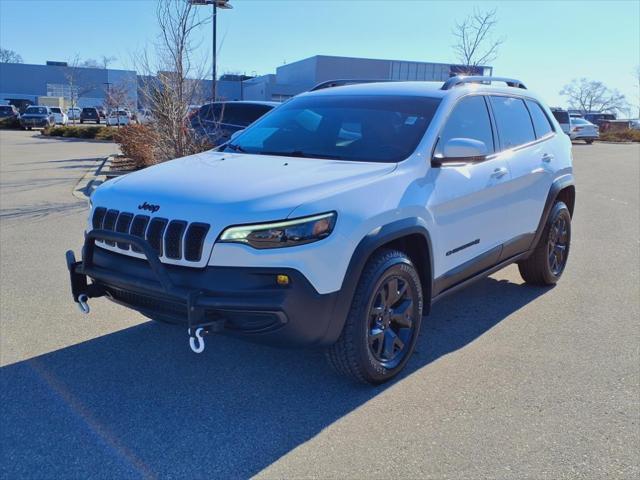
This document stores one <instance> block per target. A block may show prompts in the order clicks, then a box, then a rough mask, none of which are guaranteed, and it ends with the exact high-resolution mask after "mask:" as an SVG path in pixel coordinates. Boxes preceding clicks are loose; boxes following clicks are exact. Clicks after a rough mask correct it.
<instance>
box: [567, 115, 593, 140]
mask: <svg viewBox="0 0 640 480" xmlns="http://www.w3.org/2000/svg"><path fill="white" fill-rule="evenodd" d="M570 120H571V131H570V132H569V137H570V138H571V140H584V141H585V142H587V143H588V144H589V145H591V144H592V143H593V141H594V140H596V139H598V138H600V129H599V128H598V126H597V125H594V124H593V123H591V122H589V121H588V120H585V119H584V118H573V117H572V118H571V119H570Z"/></svg>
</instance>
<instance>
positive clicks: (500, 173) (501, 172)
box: [491, 167, 509, 178]
mask: <svg viewBox="0 0 640 480" xmlns="http://www.w3.org/2000/svg"><path fill="white" fill-rule="evenodd" d="M507 173H509V170H507V169H506V168H504V167H500V168H496V169H495V170H494V171H493V173H492V174H491V178H502V177H504V176H505V175H506V174H507Z"/></svg>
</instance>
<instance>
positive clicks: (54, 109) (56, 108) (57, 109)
mask: <svg viewBox="0 0 640 480" xmlns="http://www.w3.org/2000/svg"><path fill="white" fill-rule="evenodd" d="M51 111H52V112H53V113H62V110H60V109H59V108H58V107H53V108H52V109H51Z"/></svg>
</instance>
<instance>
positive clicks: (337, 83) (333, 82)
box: [309, 78, 392, 92]
mask: <svg viewBox="0 0 640 480" xmlns="http://www.w3.org/2000/svg"><path fill="white" fill-rule="evenodd" d="M390 81H392V80H385V79H383V78H381V79H378V80H372V79H369V80H362V79H360V80H358V79H342V80H327V81H326V82H321V83H319V84H317V85H316V86H315V87H313V88H311V89H310V90H309V91H310V92H315V91H316V90H323V89H325V88H333V87H342V86H344V85H356V84H358V83H377V82H390Z"/></svg>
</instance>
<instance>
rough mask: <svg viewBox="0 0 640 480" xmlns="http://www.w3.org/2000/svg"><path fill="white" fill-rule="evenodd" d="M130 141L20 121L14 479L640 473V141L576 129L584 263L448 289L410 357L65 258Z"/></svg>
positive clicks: (15, 191) (8, 379)
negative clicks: (289, 332) (130, 296)
mask: <svg viewBox="0 0 640 480" xmlns="http://www.w3.org/2000/svg"><path fill="white" fill-rule="evenodd" d="M114 151H115V147H114V145H113V144H110V143H100V142H84V141H77V140H59V139H43V138H39V133H36V132H7V131H0V261H1V268H0V284H1V289H0V308H1V315H0V332H1V338H0V362H1V365H2V367H1V368H0V405H1V408H2V425H1V429H0V430H1V432H0V436H1V439H2V440H1V442H2V443H1V452H2V458H1V462H0V464H1V466H0V475H1V476H2V478H6V479H15V478H38V479H41V478H89V477H91V478H139V477H145V478H155V477H160V478H169V477H189V478H245V477H249V476H254V475H255V476H257V477H260V478H381V479H382V478H384V479H387V478H434V479H440V478H455V479H460V478H469V479H477V478H514V479H522V478H532V479H541V478H549V479H559V478H593V479H601V478H623V479H626V478H629V479H631V478H638V476H639V475H640V349H639V345H640V311H639V310H640V306H639V304H640V278H639V277H640V226H639V223H640V222H639V218H638V212H639V211H640V145H638V144H635V145H611V144H595V145H592V146H586V145H575V146H574V162H575V172H576V179H577V192H578V193H577V202H576V211H575V216H574V222H573V243H572V250H571V254H570V259H569V264H568V267H567V270H566V272H565V274H564V276H563V278H562V280H561V281H560V283H559V284H558V285H557V286H556V287H555V288H551V289H546V288H532V287H528V286H525V285H523V282H522V280H521V278H520V276H519V274H518V271H517V268H516V267H514V266H511V267H509V268H507V269H505V270H503V271H501V272H498V273H496V274H495V275H493V276H491V277H490V278H488V279H485V280H483V281H481V282H479V283H477V284H476V285H474V286H473V287H471V288H469V289H467V290H466V291H463V292H461V293H458V294H456V295H453V296H451V297H448V298H447V299H445V300H443V301H442V302H440V303H438V304H436V305H435V307H434V309H433V312H432V314H431V315H430V316H429V317H427V318H425V321H424V322H423V327H422V335H421V338H420V340H419V343H418V351H417V353H416V355H415V356H414V357H413V358H412V360H411V361H410V363H409V365H408V368H407V369H406V372H405V373H404V374H403V375H402V376H401V377H400V378H399V379H398V380H397V381H394V382H392V383H390V384H388V385H384V386H381V387H376V388H372V387H368V386H360V385H354V384H351V383H349V382H348V381H346V380H343V379H342V378H340V377H337V376H336V375H335V374H334V373H333V372H332V371H331V370H330V369H329V367H328V366H327V364H326V363H325V361H324V358H323V356H322V354H321V353H320V352H316V351H305V350H293V351H291V350H278V349H273V348H269V347H265V346H259V345H253V344H249V343H244V342H241V341H238V340H234V339H230V338H225V337H214V338H210V339H209V341H208V343H207V349H206V351H205V352H204V353H203V354H201V355H194V354H192V353H191V351H190V350H189V348H188V345H187V335H186V332H185V331H183V329H181V328H178V327H174V326H168V325H163V324H156V323H151V322H147V321H146V320H145V319H144V318H143V317H141V316H139V315H137V314H134V313H132V312H130V311H128V310H126V309H124V308H121V307H118V306H116V305H114V304H111V303H109V302H108V301H106V300H96V301H94V302H93V303H92V307H93V311H92V314H91V315H90V316H88V317H85V316H82V315H81V314H80V313H79V312H78V310H77V308H76V306H75V305H73V304H72V302H71V298H70V292H69V287H68V284H67V282H68V278H67V272H66V268H65V262H64V252H65V250H67V249H68V248H74V249H75V250H76V251H78V250H79V247H80V245H81V241H82V231H83V228H84V225H85V222H86V218H85V216H86V210H87V205H86V202H85V201H82V200H79V199H78V198H77V197H75V196H74V195H72V192H73V191H74V189H76V188H77V184H78V181H79V180H80V179H81V178H82V177H83V176H84V175H85V174H86V173H87V172H91V171H92V170H93V169H95V168H96V167H97V165H98V162H99V158H101V157H103V156H104V155H107V154H109V153H113V152H114Z"/></svg>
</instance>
